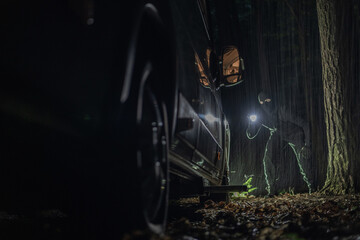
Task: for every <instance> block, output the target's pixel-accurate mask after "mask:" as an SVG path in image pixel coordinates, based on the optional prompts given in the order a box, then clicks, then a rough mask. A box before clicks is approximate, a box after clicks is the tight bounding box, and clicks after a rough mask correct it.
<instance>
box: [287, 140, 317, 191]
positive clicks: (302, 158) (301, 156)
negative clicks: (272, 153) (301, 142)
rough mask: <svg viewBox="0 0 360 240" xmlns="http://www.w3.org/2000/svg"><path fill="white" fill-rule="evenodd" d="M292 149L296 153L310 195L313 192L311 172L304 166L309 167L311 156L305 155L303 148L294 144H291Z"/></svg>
mask: <svg viewBox="0 0 360 240" xmlns="http://www.w3.org/2000/svg"><path fill="white" fill-rule="evenodd" d="M289 145H290V147H291V148H292V150H293V151H294V154H295V157H296V160H297V163H298V166H299V169H300V173H301V175H302V177H303V180H304V182H305V183H306V185H307V187H308V189H309V193H311V191H312V184H311V181H310V175H309V173H310V171H309V169H308V167H304V166H308V165H309V163H308V161H309V154H305V151H303V148H300V147H297V146H295V145H294V144H292V143H289Z"/></svg>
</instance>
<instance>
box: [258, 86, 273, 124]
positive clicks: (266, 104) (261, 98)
mask: <svg viewBox="0 0 360 240" xmlns="http://www.w3.org/2000/svg"><path fill="white" fill-rule="evenodd" d="M267 98H270V99H271V101H270V102H265V99H267ZM258 100H259V103H260V101H262V102H263V104H260V105H261V108H262V109H263V110H264V111H265V113H267V114H268V115H269V117H272V118H276V115H277V114H276V112H277V108H276V105H275V103H274V99H273V98H272V97H271V96H270V95H269V94H268V93H266V92H264V91H262V92H260V93H259V94H258ZM273 120H274V119H273Z"/></svg>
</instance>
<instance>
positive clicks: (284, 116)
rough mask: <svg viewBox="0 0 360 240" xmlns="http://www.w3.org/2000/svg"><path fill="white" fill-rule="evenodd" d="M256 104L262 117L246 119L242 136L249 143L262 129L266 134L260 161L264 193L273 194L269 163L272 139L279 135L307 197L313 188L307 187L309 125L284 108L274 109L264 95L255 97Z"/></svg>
mask: <svg viewBox="0 0 360 240" xmlns="http://www.w3.org/2000/svg"><path fill="white" fill-rule="evenodd" d="M258 101H259V103H260V105H261V109H262V110H263V111H262V112H263V114H262V116H261V117H260V119H259V120H258V119H256V117H255V115H253V116H251V117H249V125H248V128H247V129H246V135H247V137H248V138H249V139H253V138H255V137H256V136H257V134H258V133H259V131H260V130H261V128H263V127H264V128H266V129H268V130H269V131H270V136H269V139H268V141H267V143H266V145H265V152H264V157H263V167H264V175H265V181H266V191H267V193H268V195H273V194H274V193H275V183H276V179H275V177H276V176H275V174H276V172H275V166H274V164H273V162H272V159H271V158H272V151H273V148H274V136H275V135H279V136H280V137H281V139H283V140H284V141H285V142H286V143H287V144H288V145H289V146H290V147H291V149H292V151H293V152H294V154H295V157H296V160H297V164H298V166H299V169H300V173H301V175H302V178H303V180H304V181H305V183H306V185H307V187H308V190H309V193H311V191H312V188H313V184H312V183H311V182H312V179H310V178H309V168H308V166H309V161H310V128H309V123H308V122H307V121H305V120H304V119H303V118H300V117H298V116H296V115H295V114H292V113H291V112H290V111H288V109H286V107H285V106H280V107H277V106H276V105H275V104H274V101H273V100H272V98H271V97H270V95H269V94H267V93H266V92H264V91H263V92H260V93H259V94H258Z"/></svg>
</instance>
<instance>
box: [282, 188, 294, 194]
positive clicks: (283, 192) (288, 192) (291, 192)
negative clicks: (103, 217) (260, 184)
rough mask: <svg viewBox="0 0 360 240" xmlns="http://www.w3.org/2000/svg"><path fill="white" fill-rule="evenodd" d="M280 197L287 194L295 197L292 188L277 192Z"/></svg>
mask: <svg viewBox="0 0 360 240" xmlns="http://www.w3.org/2000/svg"><path fill="white" fill-rule="evenodd" d="M279 194H280V195H284V194H289V195H295V190H294V188H293V187H289V190H287V191H286V190H285V189H284V190H282V191H280V192H279Z"/></svg>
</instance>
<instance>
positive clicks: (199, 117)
mask: <svg viewBox="0 0 360 240" xmlns="http://www.w3.org/2000/svg"><path fill="white" fill-rule="evenodd" d="M173 4H174V5H173V6H174V14H175V15H176V16H174V19H175V22H176V24H175V25H176V28H177V29H176V30H175V31H176V32H177V45H178V47H177V48H178V56H179V58H180V60H179V62H180V63H181V64H180V65H179V69H178V71H179V73H178V77H179V91H180V98H179V113H178V115H179V118H180V119H186V118H191V117H194V120H195V121H194V127H193V128H192V129H190V130H188V131H183V132H181V133H179V134H178V136H179V138H181V139H184V140H185V141H186V142H187V143H188V144H189V145H191V146H192V148H193V155H192V157H191V163H192V164H194V165H195V166H197V167H198V168H200V169H202V170H204V171H206V172H207V173H208V174H209V175H210V176H211V177H210V178H209V179H210V181H211V182H213V183H219V179H218V177H219V176H220V169H221V159H222V151H223V150H222V138H221V134H222V128H221V126H222V125H221V122H222V120H221V116H222V115H221V107H220V103H219V101H218V100H217V99H218V95H217V92H216V89H215V83H214V81H215V78H214V77H215V76H212V75H211V73H210V72H211V71H210V68H209V67H210V56H211V55H212V56H214V50H213V48H212V43H211V39H210V35H209V29H208V28H207V23H206V19H205V15H204V11H205V10H206V9H205V8H204V7H203V4H202V3H201V2H200V1H198V0H191V1H180V0H178V1H175V2H173ZM190 26H191V27H190ZM195 131H196V132H195ZM177 149H179V148H177ZM183 152H184V151H183ZM183 152H182V153H183ZM185 152H186V151H185ZM187 155H189V153H188V152H187Z"/></svg>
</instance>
